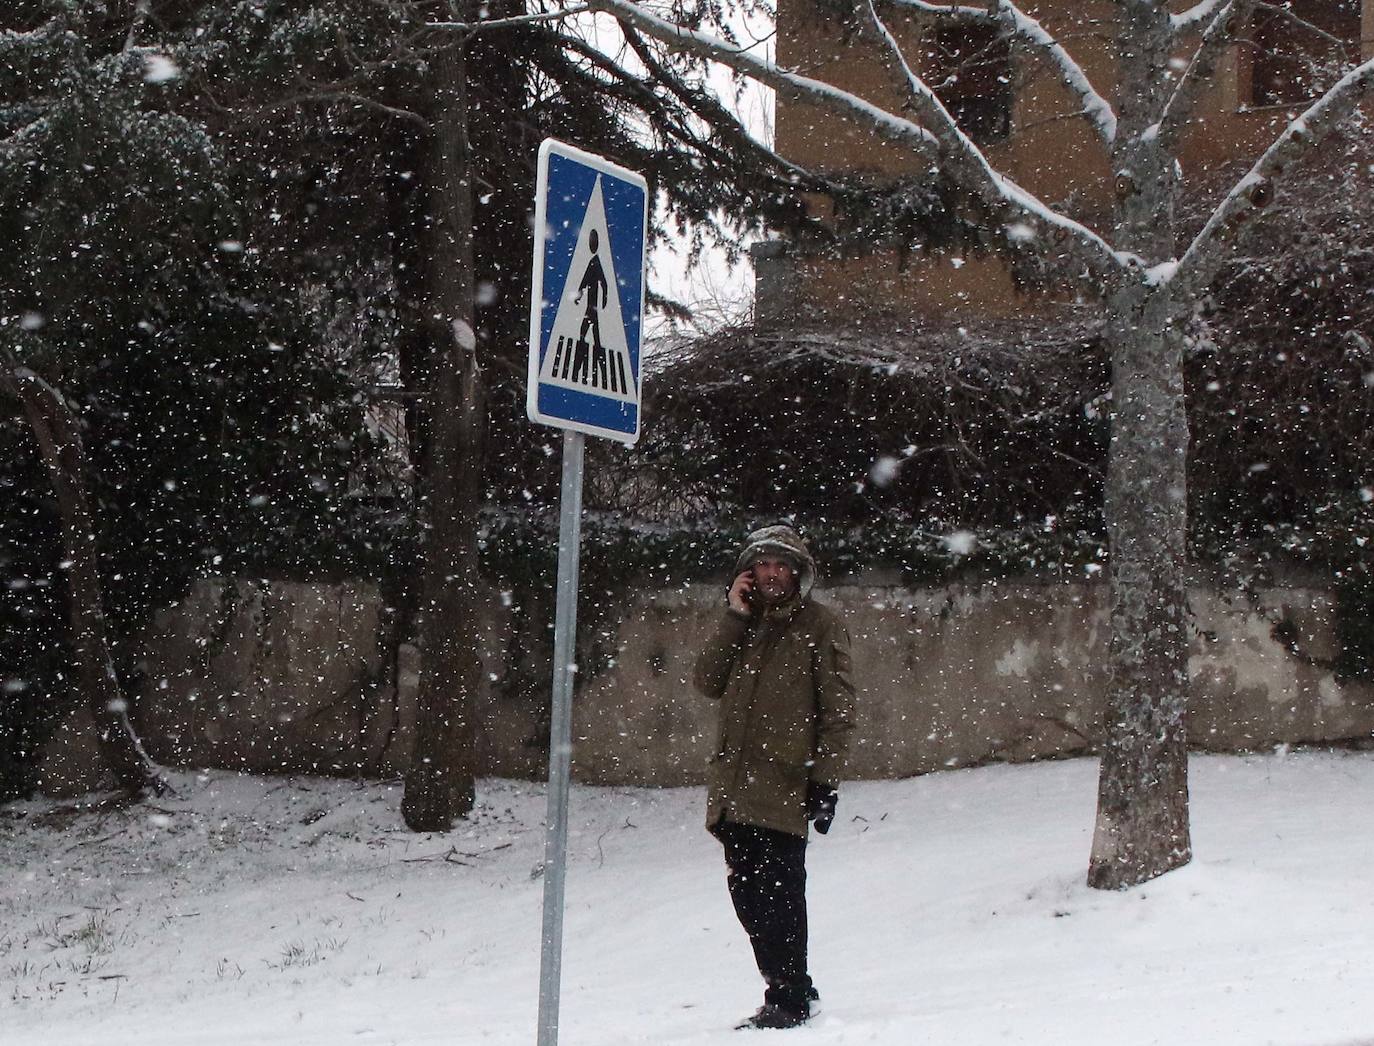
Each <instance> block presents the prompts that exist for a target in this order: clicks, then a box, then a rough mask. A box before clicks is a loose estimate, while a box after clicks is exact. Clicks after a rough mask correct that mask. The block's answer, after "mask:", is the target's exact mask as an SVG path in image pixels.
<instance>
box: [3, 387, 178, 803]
mask: <svg viewBox="0 0 1374 1046" xmlns="http://www.w3.org/2000/svg"><path fill="white" fill-rule="evenodd" d="M0 389H3V390H4V391H6V392H8V393H10V394H11V395H12V396H13V397H15V398H16V399H18V400H19V402H20V404H21V405H22V406H23V410H24V417H25V419H26V420H27V421H28V424H29V428H30V430H31V431H32V432H33V435H34V439H35V440H36V441H37V443H38V447H39V450H40V451H41V453H42V455H43V461H44V464H46V465H47V468H48V475H49V476H50V477H51V478H52V483H53V492H54V494H55V495H56V497H57V505H58V511H59V512H60V514H61V517H62V542H63V547H64V548H65V550H66V554H67V555H66V559H67V567H66V575H67V586H68V619H69V626H70V629H71V650H72V658H73V661H74V676H75V679H76V685H77V689H78V692H79V693H80V695H81V701H82V703H83V704H84V706H85V707H86V708H87V709H88V710H89V712H90V714H91V717H92V718H93V719H94V720H95V724H96V742H97V745H98V747H99V749H100V754H101V756H102V757H103V758H104V760H105V762H106V764H107V765H108V766H109V767H110V769H111V770H113V771H114V775H115V780H116V781H117V782H118V783H119V786H120V787H121V788H123V789H125V790H126V791H128V792H131V793H134V792H139V791H141V790H143V789H144V788H151V789H152V790H153V791H154V792H156V793H158V794H161V793H162V792H163V791H164V790H165V788H166V782H165V781H163V779H162V777H161V775H160V774H159V773H158V772H157V768H156V766H155V765H154V764H153V762H152V760H151V759H149V758H148V755H147V753H146V752H145V751H144V750H143V746H142V744H141V743H140V742H139V739H138V735H137V733H136V732H135V731H134V727H133V724H132V723H131V722H130V721H129V715H128V704H127V702H126V700H125V698H124V694H123V692H122V690H121V689H120V686H119V679H118V677H117V676H116V675H115V669H114V659H113V658H112V657H111V655H110V643H109V635H108V632H107V625H106V621H105V607H104V601H103V596H102V594H101V589H100V574H99V572H98V569H97V551H96V542H95V524H94V519H93V517H92V515H91V510H90V502H89V500H88V499H87V497H86V478H85V477H86V464H85V453H84V450H83V448H82V444H81V433H80V430H79V429H78V427H77V422H76V418H75V417H73V415H72V412H71V409H70V408H69V407H68V406H67V401H66V400H65V399H64V398H63V397H62V394H61V393H60V392H59V391H58V390H57V389H55V388H53V387H52V386H51V385H49V384H48V383H47V382H45V381H43V380H42V379H41V378H39V377H38V376H37V375H35V374H32V373H28V372H25V371H22V370H21V371H13V370H10V369H9V368H4V369H0Z"/></svg>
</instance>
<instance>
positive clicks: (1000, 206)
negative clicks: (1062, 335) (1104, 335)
mask: <svg viewBox="0 0 1374 1046" xmlns="http://www.w3.org/2000/svg"><path fill="white" fill-rule="evenodd" d="M590 2H591V6H592V8H593V9H594V10H597V11H602V12H605V13H606V14H610V15H612V16H613V17H615V18H617V19H620V20H621V21H623V22H625V23H627V24H629V25H631V26H633V27H634V28H636V29H638V30H639V31H640V32H642V33H644V34H645V35H646V36H650V37H653V38H654V39H656V40H658V41H660V42H662V43H664V44H667V45H668V46H669V47H670V48H674V49H677V50H681V51H684V52H686V53H688V54H693V55H696V56H698V57H702V58H706V59H709V60H711V61H716V62H719V63H721V64H722V65H726V66H729V67H730V68H732V69H735V70H737V71H738V72H742V73H744V74H745V75H746V76H749V77H751V78H752V79H755V80H757V81H759V82H760V83H763V84H765V85H767V86H770V87H773V88H774V89H775V90H778V91H780V92H781V93H782V94H783V95H784V96H786V97H788V98H791V99H795V100H799V101H806V102H810V103H812V104H818V105H821V106H823V107H824V108H826V109H828V110H830V111H831V112H835V113H837V114H839V115H841V116H844V117H850V118H853V117H856V116H857V117H860V118H863V119H865V120H867V121H868V122H870V123H871V124H872V125H873V126H874V128H875V129H876V130H877V131H878V132H879V133H880V134H882V135H883V136H884V137H887V138H890V139H893V140H895V141H898V142H900V143H904V144H906V145H908V146H910V147H911V148H913V149H914V150H915V151H916V153H917V155H918V156H920V157H922V158H924V159H926V160H929V161H931V162H932V163H938V164H939V165H940V166H941V167H942V168H944V169H947V170H948V171H949V173H950V174H951V175H952V176H953V177H954V179H955V180H956V181H957V182H958V183H959V184H960V185H962V187H963V188H964V189H965V190H966V191H968V192H969V193H971V194H973V195H974V196H976V197H977V198H978V199H979V200H981V201H982V202H983V203H984V204H986V205H988V206H989V207H991V208H992V210H993V211H994V212H995V213H997V214H998V215H999V217H1000V219H1001V220H1002V222H1003V225H1004V227H1019V228H1020V229H1021V231H1022V236H1021V237H1020V240H1019V242H1021V243H1022V245H1023V246H1024V245H1025V244H1026V243H1027V242H1031V241H1033V244H1034V247H1035V248H1036V249H1038V251H1039V252H1040V253H1041V254H1042V255H1043V256H1044V257H1045V258H1046V259H1050V258H1053V257H1055V255H1056V252H1057V253H1058V255H1059V256H1065V255H1067V256H1069V257H1071V258H1072V260H1073V262H1074V264H1075V265H1078V266H1081V268H1082V269H1083V270H1086V273H1087V274H1088V276H1089V278H1090V279H1091V280H1093V281H1095V282H1101V281H1103V280H1106V279H1109V278H1110V277H1111V276H1112V275H1114V274H1116V273H1118V272H1120V271H1121V269H1122V267H1123V266H1126V265H1128V264H1130V263H1131V262H1132V261H1133V259H1131V258H1129V257H1127V256H1125V255H1123V254H1121V253H1120V252H1118V251H1115V250H1113V249H1112V247H1111V246H1110V245H1109V244H1108V243H1107V242H1106V241H1105V240H1103V239H1102V237H1101V236H1099V235H1098V234H1097V233H1095V232H1093V231H1092V230H1091V229H1089V228H1088V227H1087V226H1085V225H1083V224H1082V223H1080V222H1077V221H1074V220H1073V219H1072V218H1069V217H1067V216H1066V215H1063V214H1061V213H1059V212H1058V211H1056V210H1055V209H1054V208H1053V207H1051V206H1049V205H1048V204H1046V203H1045V202H1043V201H1042V200H1040V199H1038V198H1037V197H1036V196H1035V195H1034V194H1033V193H1030V192H1028V191H1027V190H1025V189H1023V188H1022V187H1021V186H1019V185H1017V184H1016V183H1015V182H1013V181H1012V180H1011V179H1010V178H1007V177H1006V176H1005V175H1002V174H1000V173H999V172H997V171H995V170H993V168H992V166H991V165H990V164H989V163H988V161H987V158H986V157H985V156H984V155H983V152H982V150H980V149H979V148H978V147H977V146H976V145H975V144H974V143H973V142H972V141H970V140H969V138H968V136H967V135H965V134H964V133H963V131H961V130H960V129H959V127H958V125H957V124H956V123H955V122H954V119H953V117H951V116H950V115H949V112H948V111H947V110H946V109H945V107H944V106H943V105H942V104H941V103H940V101H939V99H938V98H936V96H935V94H934V92H932V91H931V90H930V88H929V86H928V85H926V83H925V82H924V81H923V80H922V79H921V78H920V77H919V76H917V75H916V74H915V73H914V72H913V71H912V70H911V68H910V65H909V64H908V63H907V62H906V61H905V59H904V58H903V57H902V55H901V50H900V46H899V45H898V44H897V42H896V40H895V38H894V37H892V34H891V33H890V32H889V31H888V30H887V28H886V26H885V25H884V24H883V22H882V19H881V18H880V17H879V16H878V14H877V10H876V8H874V7H873V4H872V2H871V0H870V3H869V4H868V10H869V14H870V16H871V18H872V19H873V21H874V23H875V26H876V27H877V30H878V32H879V35H880V37H881V38H882V39H883V40H885V41H886V42H887V45H888V47H889V49H890V50H891V51H892V52H893V55H894V61H895V62H896V63H897V64H898V68H899V69H900V70H902V71H903V75H904V77H905V78H906V82H907V86H908V89H909V91H910V102H911V103H912V105H913V107H914V108H915V109H916V110H917V111H918V113H919V115H920V117H921V118H922V119H923V120H925V121H927V122H928V123H929V124H930V126H929V127H926V126H922V125H921V124H917V123H913V122H912V121H910V120H907V119H905V118H904V117H900V116H896V115H894V114H893V113H890V112H888V111H887V110H885V109H882V108H880V107H879V106H876V105H874V104H873V103H871V102H868V101H866V100H864V99H863V98H860V97H858V96H857V95H853V94H850V93H849V92H848V91H842V90H840V89H839V88H837V87H835V86H834V85H833V84H828V83H825V82H823V81H820V80H813V79H811V78H809V77H805V76H800V75H798V74H796V73H792V72H788V71H786V70H783V69H781V68H779V67H778V66H777V65H776V64H774V63H773V62H770V61H768V60H766V59H763V58H759V57H757V56H755V55H752V54H749V53H747V52H744V51H741V50H740V49H738V48H736V47H733V46H731V45H729V44H727V43H725V42H724V41H722V40H720V39H718V38H716V37H713V36H711V35H709V34H706V33H701V32H698V31H695V30H692V29H687V28H685V27H683V26H680V25H676V24H674V23H672V22H669V21H665V20H664V19H662V18H659V17H657V16H656V15H652V14H650V13H648V12H646V11H645V10H644V9H643V8H641V7H639V6H638V5H637V4H635V3H632V2H630V0H590ZM1026 229H1029V230H1031V232H1030V235H1029V237H1027V236H1026V235H1025V230H1026ZM1037 230H1039V231H1040V232H1044V231H1055V232H1058V233H1059V234H1060V236H1059V237H1057V239H1058V240H1059V242H1057V243H1053V244H1051V243H1048V242H1045V238H1044V237H1041V236H1039V235H1037Z"/></svg>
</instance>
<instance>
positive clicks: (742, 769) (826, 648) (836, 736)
mask: <svg viewBox="0 0 1374 1046" xmlns="http://www.w3.org/2000/svg"><path fill="white" fill-rule="evenodd" d="M803 548H804V546H803ZM807 558H808V560H809V558H810V557H809V556H808V557H807ZM807 566H808V567H811V564H810V563H808V564H807ZM812 569H813V570H814V567H812ZM807 582H808V583H806V584H803V585H802V586H801V588H800V591H798V592H797V593H796V594H794V595H793V596H792V598H791V599H789V600H787V601H786V602H784V603H782V604H780V605H778V606H774V607H770V608H768V609H767V610H763V611H755V612H754V613H753V614H752V615H750V616H749V617H744V616H742V615H739V614H736V613H735V612H733V611H728V610H727V611H726V612H725V613H724V614H723V615H722V617H721V620H720V622H719V624H718V626H717V628H716V632H715V634H714V635H713V636H712V637H711V639H710V640H709V641H708V643H707V644H706V648H705V649H704V650H703V651H702V652H701V654H700V656H699V657H698V658H697V663H696V672H695V682H696V686H697V689H698V690H700V691H701V692H702V693H703V694H705V695H706V696H707V697H709V698H713V699H716V700H719V701H720V719H719V725H718V728H717V734H716V744H715V747H714V748H713V749H712V755H711V757H710V771H709V775H708V784H709V793H708V798H707V810H706V826H707V828H711V829H714V828H715V827H716V826H717V825H719V824H720V822H721V821H722V820H729V821H733V822H736V823H738V824H750V825H758V826H761V827H764V828H772V829H776V830H777V831H780V832H788V833H790V834H792V835H799V836H801V837H802V838H805V837H806V826H807V819H806V786H807V782H808V781H816V782H818V783H820V784H827V785H838V784H839V783H840V779H841V777H842V776H843V772H844V761H845V754H846V752H847V750H848V746H849V737H850V734H851V732H852V731H853V718H854V686H853V684H852V683H851V681H850V666H849V633H848V632H847V631H846V630H845V627H844V625H843V623H842V622H841V621H840V620H839V619H838V618H837V617H836V616H835V614H834V613H833V612H832V611H831V610H829V609H828V608H827V607H824V606H822V605H820V604H819V603H815V602H813V601H812V600H811V599H810V598H809V589H810V584H809V577H808V578H807Z"/></svg>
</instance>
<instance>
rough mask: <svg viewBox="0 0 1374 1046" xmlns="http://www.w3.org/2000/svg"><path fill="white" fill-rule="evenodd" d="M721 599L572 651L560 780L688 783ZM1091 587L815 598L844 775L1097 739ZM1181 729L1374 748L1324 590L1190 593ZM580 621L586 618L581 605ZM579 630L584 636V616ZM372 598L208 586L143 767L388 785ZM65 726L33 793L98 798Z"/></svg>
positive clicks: (542, 687) (520, 677)
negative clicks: (41, 788)
mask: <svg viewBox="0 0 1374 1046" xmlns="http://www.w3.org/2000/svg"><path fill="white" fill-rule="evenodd" d="M723 589H724V581H723V579H722V580H721V581H720V582H718V583H712V584H709V585H693V586H688V587H684V588H681V589H678V590H673V591H648V592H642V593H640V594H638V595H637V596H634V597H631V598H629V599H628V602H627V603H626V606H625V608H624V610H623V612H622V613H619V614H606V613H604V612H603V613H602V614H601V620H600V624H599V627H598V628H597V630H596V631H597V632H598V633H599V634H600V636H601V639H600V641H599V645H598V649H597V650H595V651H590V650H588V649H584V650H582V651H581V652H580V653H579V659H580V661H581V663H582V666H583V673H582V678H581V679H580V680H579V689H578V693H577V697H576V701H575V719H574V736H575V739H576V742H575V756H574V772H575V774H576V775H577V777H578V778H579V779H581V780H584V781H589V782H598V783H607V784H611V783H619V784H631V783H633V784H651V785H678V784H686V783H693V782H698V781H700V780H702V778H703V767H704V762H705V757H706V754H707V749H708V746H709V744H710V739H711V738H712V737H713V736H714V716H715V709H714V706H713V705H712V704H711V702H709V701H707V700H705V699H703V698H701V697H699V696H698V695H696V694H695V693H694V692H693V691H692V689H691V686H690V678H691V667H692V660H693V657H694V656H695V652H696V651H697V650H698V649H699V648H700V646H701V644H702V642H703V641H704V640H705V638H706V636H707V635H708V634H709V632H710V630H711V629H712V628H713V627H714V625H715V621H716V618H717V615H718V614H719V613H720V612H721V610H720V601H721V593H722V592H723ZM1105 592H1106V590H1105V586H1104V585H1102V584H1092V583H1082V584H1044V583H1036V582H1032V581H1013V582H1000V583H987V584H970V585H951V586H947V587H943V588H938V589H912V588H903V587H900V586H896V585H888V584H872V585H864V584H845V585H837V586H832V587H829V588H827V589H824V590H822V591H821V592H820V593H819V595H820V598H822V599H823V600H824V601H826V602H828V603H829V604H831V605H832V606H834V607H836V608H837V609H839V610H840V611H841V612H842V613H843V615H844V617H845V620H846V621H847V623H848V627H849V630H850V634H851V637H852V639H853V644H854V676H855V683H856V684H857V686H858V689H859V702H858V709H859V731H858V742H857V748H856V751H855V758H854V766H853V773H852V776H853V777H856V778H862V777H868V778H872V777H896V776H903V775H908V774H916V773H925V772H928V771H931V770H938V769H941V768H943V767H949V766H960V765H967V764H970V763H980V762H985V761H988V760H999V759H1005V760H1026V759H1034V758H1043V757H1049V756H1055V755H1061V754H1069V753H1074V752H1082V751H1086V750H1088V749H1089V748H1090V747H1091V746H1092V744H1093V741H1094V739H1095V738H1096V737H1097V736H1098V733H1099V730H1100V718H1101V699H1102V694H1103V690H1104V687H1105V682H1106V680H1105V674H1104V665H1105V658H1106V642H1107V617H1106V608H1105V603H1104V597H1105ZM1191 601H1192V607H1193V612H1194V626H1195V634H1194V639H1193V656H1192V659H1191V662H1190V669H1191V674H1192V680H1193V698H1192V707H1191V711H1190V733H1191V736H1192V738H1193V741H1194V743H1195V744H1197V745H1199V746H1202V747H1206V748H1211V749H1220V750H1231V749H1247V748H1257V747H1266V746H1269V745H1273V744H1276V743H1284V742H1287V743H1302V742H1322V741H1336V740H1350V739H1362V738H1363V739H1368V738H1370V737H1374V687H1371V686H1370V685H1368V684H1355V683H1349V682H1346V683H1342V682H1340V681H1339V680H1338V679H1337V678H1336V675H1335V673H1334V664H1333V663H1334V659H1335V655H1336V640H1335V617H1334V607H1333V604H1332V600H1331V597H1330V595H1329V594H1328V593H1327V592H1326V591H1324V590H1322V589H1320V588H1317V587H1301V586H1296V587H1285V588H1274V589H1271V590H1268V591H1265V592H1263V593H1261V594H1259V595H1257V596H1253V597H1242V596H1232V595H1229V594H1226V593H1222V592H1219V591H1217V590H1216V589H1214V588H1208V587H1198V588H1195V589H1194V591H1193V593H1192V597H1191ZM512 602H513V601H512V599H511V597H510V595H509V594H506V596H505V597H504V598H503V597H502V595H501V594H500V593H492V598H491V599H490V600H489V601H488V603H487V606H486V608H485V609H484V610H483V611H482V614H483V622H484V625H485V627H484V633H485V634H486V636H487V637H488V642H487V643H486V644H485V646H484V649H483V658H484V661H485V663H486V667H487V669H488V671H487V672H486V678H487V680H488V686H487V688H486V689H485V690H484V692H483V694H482V695H481V698H480V700H479V718H480V728H479V741H478V743H479V755H480V760H481V765H482V768H483V772H484V773H487V774H495V775H503V776H535V775H539V774H541V773H542V772H543V766H544V759H545V754H546V752H545V746H546V741H545V738H546V737H547V729H548V727H547V722H548V713H547V707H546V704H547V699H548V697H547V695H548V654H547V651H546V650H544V649H541V648H542V647H543V646H545V645H546V640H547V637H548V621H547V615H542V616H541V615H540V614H535V615H525V616H524V618H523V619H522V618H520V616H519V615H518V613H517V611H518V610H519V607H518V606H515V605H512ZM584 609H588V610H589V611H590V610H594V608H584ZM585 616H586V617H587V618H590V617H591V616H593V614H591V613H589V614H588V615H585ZM382 624H383V608H382V601H381V598H380V596H379V594H378V593H377V591H376V590H375V589H373V588H372V587H370V586H368V585H364V584H359V583H345V584H335V585H312V584H292V583H282V582H270V583H269V582H248V581H237V582H231V581H223V580H217V581H207V582H203V583H201V584H200V585H199V586H198V587H197V588H196V590H195V591H194V592H193V593H192V594H191V595H190V596H189V597H188V598H187V599H186V600H185V601H184V602H183V603H182V604H181V605H179V606H177V607H175V608H172V609H170V610H168V611H165V612H164V613H162V614H160V615H159V616H158V618H157V620H156V622H155V624H154V627H153V628H152V629H150V630H149V633H148V634H147V635H146V636H145V637H144V647H145V652H144V669H145V672H146V678H145V681H144V685H143V687H142V692H141V693H140V694H139V695H138V697H137V704H136V709H135V715H136V721H137V724H138V727H139V729H140V731H141V733H142V735H143V737H144V740H145V743H146V744H147V745H148V747H149V749H150V751H151V752H152V753H153V755H154V757H155V758H157V759H158V760H159V761H162V762H166V763H168V764H171V765H178V766H192V767H194V766H222V767H235V768H241V769H244V770H248V771H255V772H301V771H304V772H319V773H345V774H347V773H363V774H369V775H389V774H399V773H400V772H402V771H403V770H404V768H405V766H406V763H407V761H408V759H409V757H410V751H411V748H412V746H413V743H414V722H415V692H416V684H417V682H418V667H419V666H418V660H419V657H418V653H417V652H416V651H415V649H414V648H413V647H410V646H408V645H403V646H402V647H401V648H400V652H399V656H398V657H395V658H392V657H391V656H390V654H389V653H388V650H387V647H388V646H389V644H388V643H386V642H385V640H384V636H383V632H384V629H383V627H382ZM83 734H84V735H85V737H89V736H90V735H89V731H88V730H87V729H86V726H85V724H84V722H83V721H82V720H80V719H79V718H78V719H77V720H75V721H73V722H71V723H69V724H67V725H66V726H65V728H64V732H62V733H61V734H59V738H58V739H57V741H56V742H55V743H54V744H53V745H52V746H50V750H51V758H50V759H49V761H48V764H49V765H48V767H47V773H46V775H45V788H46V789H47V790H49V791H53V792H60V791H63V790H72V789H77V788H85V787H90V786H91V785H92V784H93V783H94V782H93V781H92V780H91V779H90V771H91V769H92V768H98V758H97V757H96V756H95V754H94V751H93V749H92V748H90V747H83V742H82V736H83Z"/></svg>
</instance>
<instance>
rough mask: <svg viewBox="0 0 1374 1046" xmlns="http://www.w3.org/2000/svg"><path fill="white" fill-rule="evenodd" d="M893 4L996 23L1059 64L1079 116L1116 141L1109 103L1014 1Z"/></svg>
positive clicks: (906, 1) (899, 1)
mask: <svg viewBox="0 0 1374 1046" xmlns="http://www.w3.org/2000/svg"><path fill="white" fill-rule="evenodd" d="M890 2H891V3H892V4H893V5H894V6H896V7H901V8H905V9H906V10H909V11H918V12H920V13H921V14H928V15H935V16H938V17H940V18H954V19H960V20H965V21H970V22H984V23H987V24H992V23H1000V24H1001V25H1002V27H1003V28H1004V29H1005V30H1006V32H1007V33H1008V34H1009V35H1012V36H1016V37H1019V38H1020V39H1021V40H1022V41H1023V42H1025V43H1026V44H1028V45H1029V46H1031V47H1032V48H1034V49H1036V50H1039V51H1043V52H1044V54H1045V55H1046V56H1047V57H1048V58H1049V60H1050V61H1051V62H1053V63H1054V64H1055V65H1056V66H1058V67H1059V76H1060V79H1061V80H1062V81H1063V83H1064V86H1065V87H1067V88H1068V89H1069V90H1070V91H1072V92H1073V93H1074V94H1075V95H1077V96H1078V99H1079V101H1080V102H1082V104H1083V115H1084V116H1086V117H1087V118H1088V120H1089V122H1090V123H1092V125H1093V127H1094V128H1095V129H1096V130H1097V133H1098V136H1099V137H1100V138H1101V139H1102V141H1103V142H1104V143H1106V144H1108V145H1110V144H1111V143H1112V142H1113V141H1115V140H1116V113H1115V112H1114V111H1113V110H1112V107H1111V104H1110V103H1109V102H1108V101H1107V99H1105V98H1104V97H1102V95H1101V94H1099V93H1098V91H1097V89H1096V88H1095V87H1093V84H1092V81H1091V80H1090V79H1089V78H1088V74H1087V73H1085V72H1084V71H1083V67H1082V66H1081V65H1079V64H1078V62H1076V61H1075V60H1074V57H1073V55H1071V54H1069V52H1068V51H1066V50H1065V49H1064V45H1063V44H1061V43H1060V42H1059V41H1058V40H1056V39H1055V38H1054V37H1053V36H1052V35H1051V34H1050V32H1049V31H1048V30H1047V29H1046V28H1045V27H1044V26H1043V25H1041V24H1040V22H1038V21H1037V20H1036V19H1034V18H1032V17H1031V16H1030V15H1028V14H1027V13H1026V12H1024V11H1022V10H1021V9H1020V8H1019V7H1017V6H1016V5H1015V4H1013V3H1010V2H1008V0H1002V2H999V3H996V4H990V5H988V6H986V7H964V6H955V7H946V6H943V5H940V4H933V3H930V2H929V0H890Z"/></svg>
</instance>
